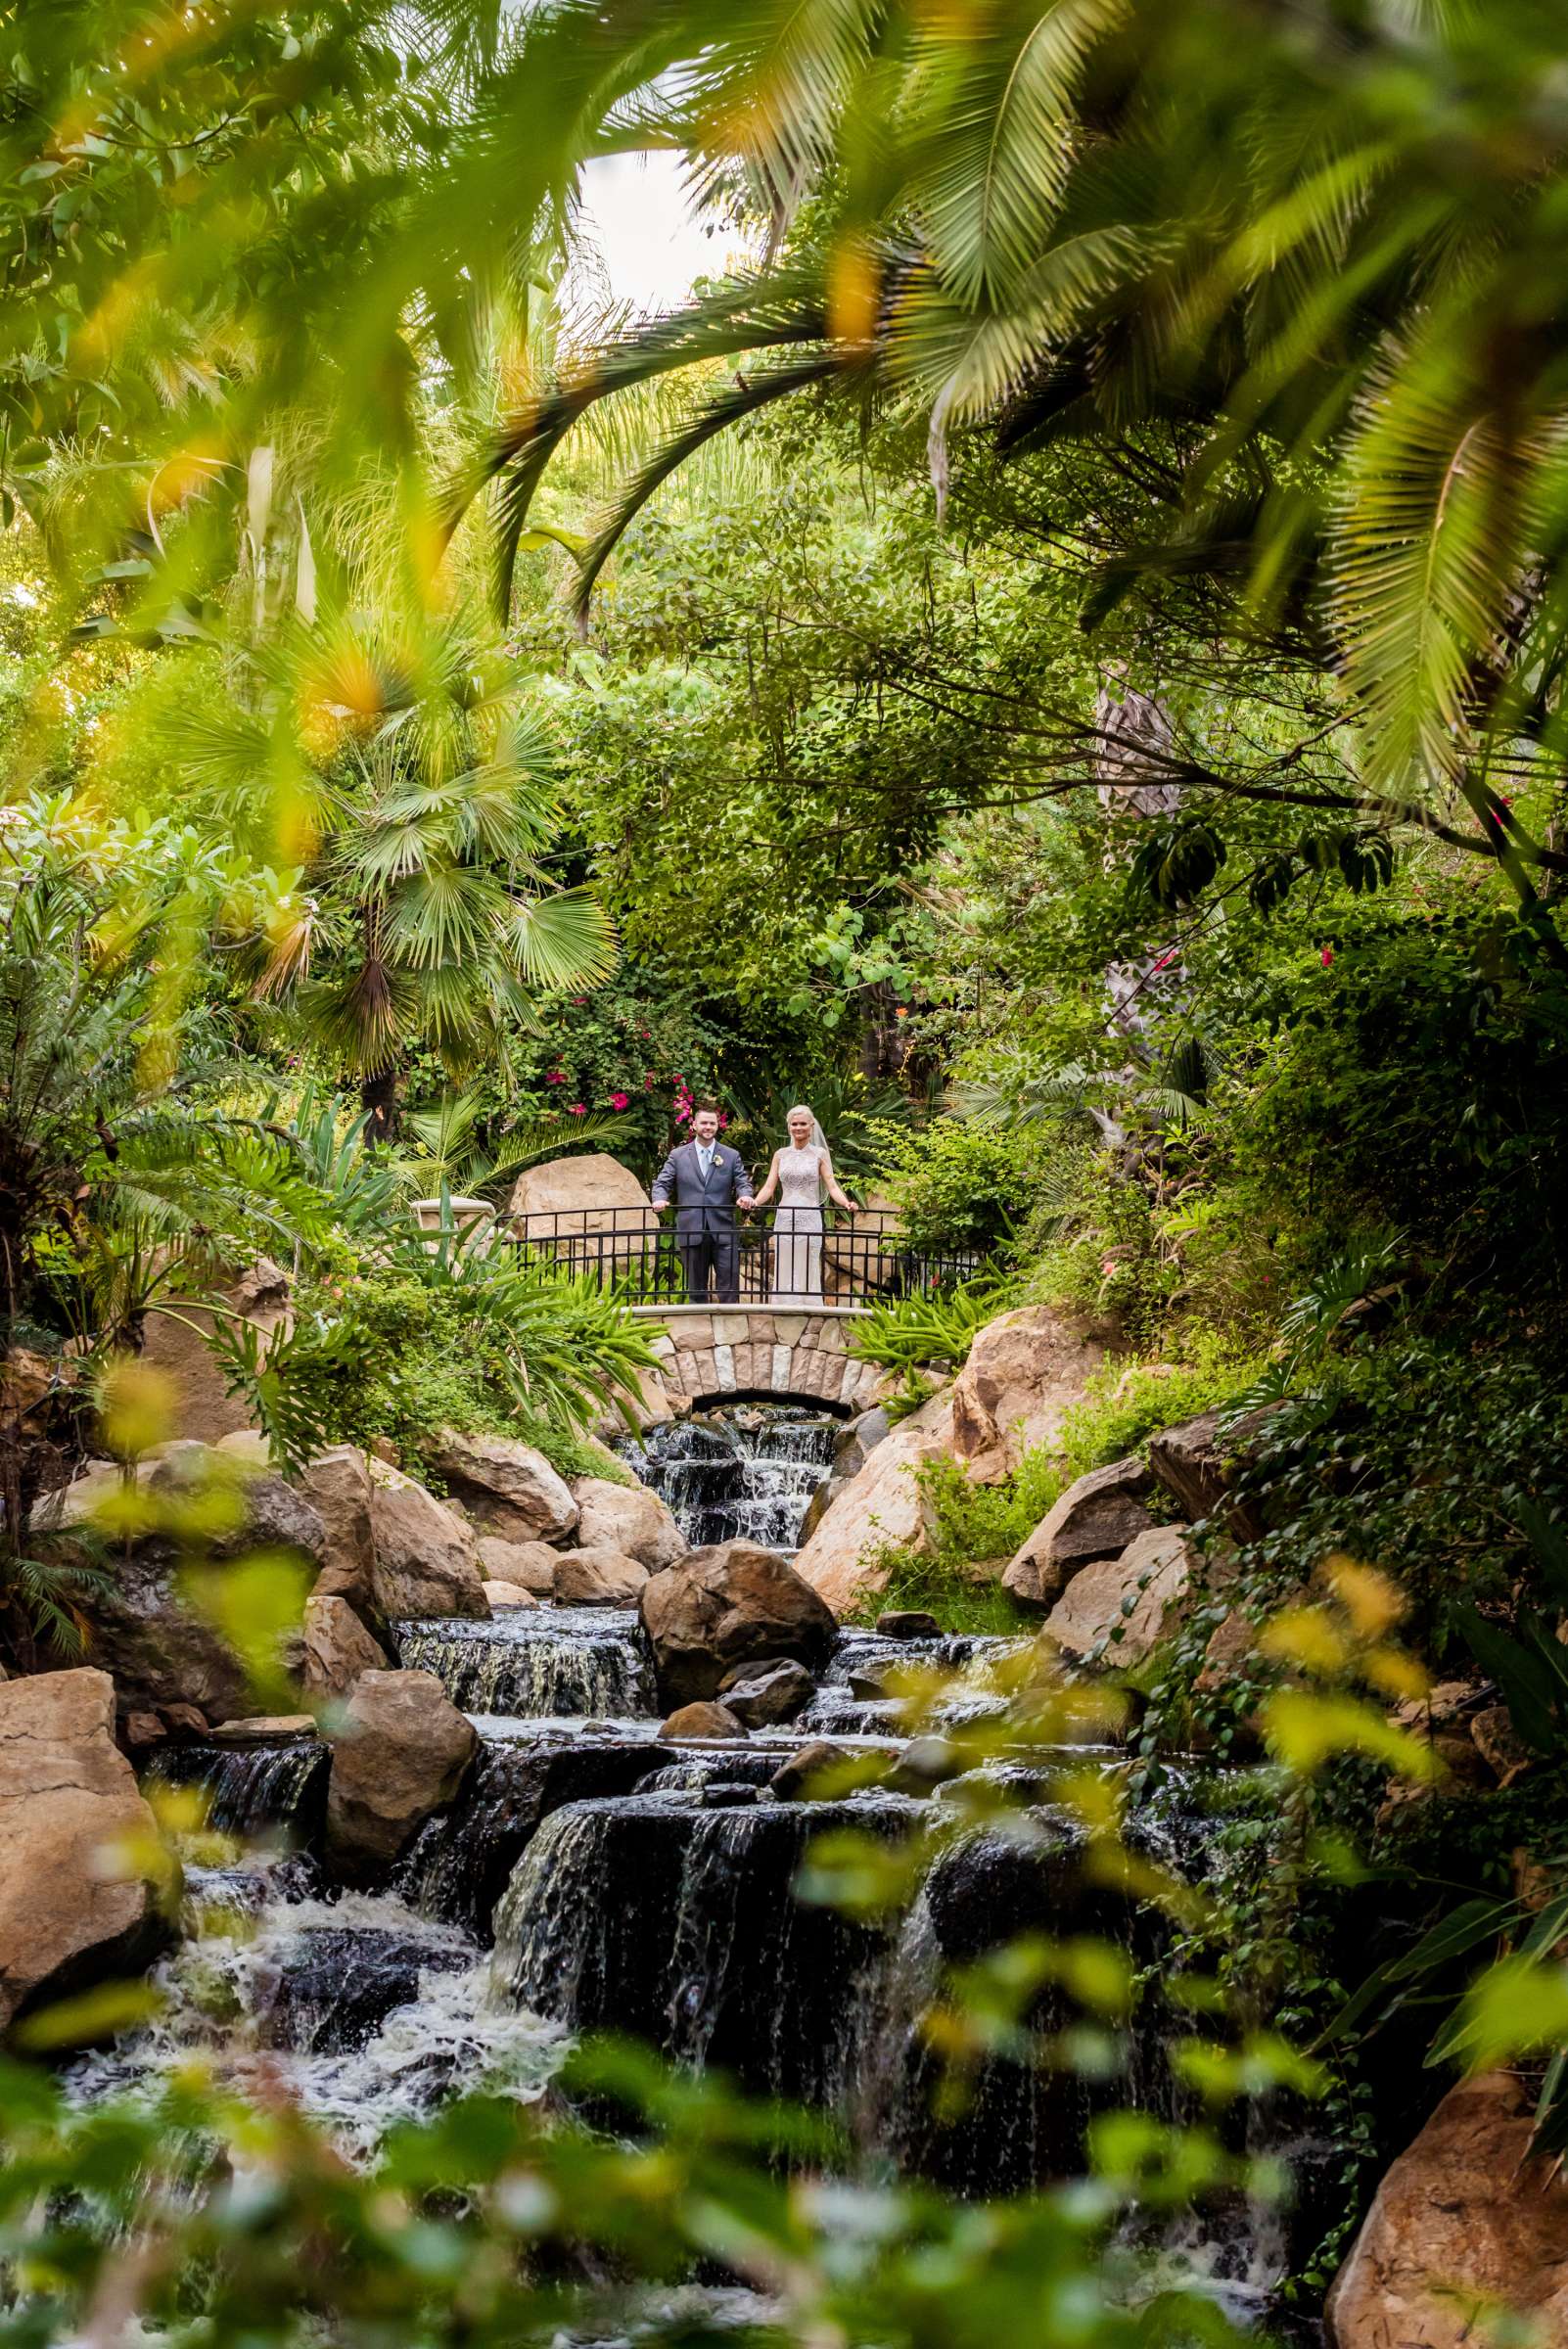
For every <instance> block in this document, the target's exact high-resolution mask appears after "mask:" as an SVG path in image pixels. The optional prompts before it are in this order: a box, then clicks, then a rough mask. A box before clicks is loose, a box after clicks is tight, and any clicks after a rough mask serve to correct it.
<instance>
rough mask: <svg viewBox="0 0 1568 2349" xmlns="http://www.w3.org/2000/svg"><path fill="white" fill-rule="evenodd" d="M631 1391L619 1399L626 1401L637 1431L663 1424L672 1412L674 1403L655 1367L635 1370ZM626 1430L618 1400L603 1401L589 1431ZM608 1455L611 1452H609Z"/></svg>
mask: <svg viewBox="0 0 1568 2349" xmlns="http://www.w3.org/2000/svg"><path fill="white" fill-rule="evenodd" d="M635 1376H636V1383H635V1387H634V1390H633V1392H632V1394H631V1395H630V1396H629V1397H627V1396H623V1398H622V1399H621V1400H622V1401H624V1402H626V1403H627V1404H628V1405H629V1408H630V1411H631V1416H632V1418H633V1419H634V1420H635V1421H636V1423H637V1433H638V1434H639V1435H643V1436H645V1435H646V1434H647V1433H648V1430H649V1429H650V1428H651V1427H663V1426H664V1425H665V1424H666V1422H667V1421H669V1420H670V1419H673V1418H674V1416H675V1406H674V1404H673V1403H672V1402H671V1401H670V1396H669V1388H668V1387H667V1386H666V1385H665V1382H664V1377H663V1375H662V1373H661V1372H660V1371H658V1370H639V1371H638V1372H637V1373H636V1374H635ZM626 1432H627V1429H626V1422H625V1417H624V1415H623V1411H622V1409H621V1404H620V1402H612V1403H607V1404H606V1405H605V1406H604V1408H603V1409H602V1410H601V1411H600V1413H599V1415H598V1417H597V1418H596V1419H595V1420H594V1422H593V1426H592V1429H591V1433H592V1435H593V1436H595V1437H599V1436H623V1435H625V1434H626ZM611 1456H612V1458H613V1457H614V1456H615V1455H614V1454H613V1453H612V1455H611Z"/></svg>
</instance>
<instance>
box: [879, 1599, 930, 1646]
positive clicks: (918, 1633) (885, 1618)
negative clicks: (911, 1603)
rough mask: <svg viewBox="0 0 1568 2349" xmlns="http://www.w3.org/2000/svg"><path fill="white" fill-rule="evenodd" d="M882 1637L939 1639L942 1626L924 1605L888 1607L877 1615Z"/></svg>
mask: <svg viewBox="0 0 1568 2349" xmlns="http://www.w3.org/2000/svg"><path fill="white" fill-rule="evenodd" d="M877 1630H878V1631H879V1632H880V1633H881V1634H882V1636H883V1638H884V1639H940V1638H941V1637H942V1626H941V1624H940V1623H939V1622H938V1621H937V1618H936V1617H935V1615H928V1614H927V1613H926V1611H925V1609H924V1607H889V1608H888V1609H887V1611H886V1613H885V1614H882V1615H879V1616H878V1617H877Z"/></svg>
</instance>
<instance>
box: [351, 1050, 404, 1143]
mask: <svg viewBox="0 0 1568 2349" xmlns="http://www.w3.org/2000/svg"><path fill="white" fill-rule="evenodd" d="M359 1106H360V1107H361V1109H362V1110H363V1111H364V1113H365V1139H366V1141H367V1142H372V1143H374V1142H390V1141H391V1140H392V1136H393V1134H394V1133H395V1132H396V1131H397V1071H396V1069H395V1067H392V1068H386V1069H378V1070H377V1071H376V1074H375V1075H374V1076H373V1077H367V1078H365V1079H364V1081H363V1082H362V1083H361V1084H360V1087H359Z"/></svg>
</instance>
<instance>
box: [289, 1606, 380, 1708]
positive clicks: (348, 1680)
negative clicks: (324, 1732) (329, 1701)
mask: <svg viewBox="0 0 1568 2349" xmlns="http://www.w3.org/2000/svg"><path fill="white" fill-rule="evenodd" d="M300 1647H301V1651H302V1652H301V1656H300V1665H299V1668H298V1669H299V1676H300V1687H301V1688H303V1689H304V1691H305V1693H306V1695H307V1696H346V1695H347V1693H348V1691H349V1689H350V1688H351V1687H352V1686H353V1684H354V1682H355V1681H357V1680H358V1679H359V1677H360V1675H361V1673H366V1672H384V1671H385V1670H386V1668H387V1663H388V1657H387V1654H386V1651H385V1649H384V1648H383V1647H382V1646H381V1645H380V1644H379V1642H378V1641H376V1640H375V1639H373V1638H372V1637H371V1635H370V1634H369V1633H368V1632H367V1631H366V1629H365V1627H364V1625H363V1624H362V1623H361V1622H360V1620H359V1617H358V1616H357V1615H356V1614H355V1613H354V1611H353V1608H352V1607H351V1606H350V1605H349V1604H348V1601H347V1600H346V1598H335V1597H333V1596H331V1595H330V1594H328V1595H327V1596H324V1597H320V1598H318V1597H316V1596H314V1595H312V1596H311V1597H309V1598H307V1599H306V1600H305V1605H304V1622H303V1624H302V1625H301V1627H300Z"/></svg>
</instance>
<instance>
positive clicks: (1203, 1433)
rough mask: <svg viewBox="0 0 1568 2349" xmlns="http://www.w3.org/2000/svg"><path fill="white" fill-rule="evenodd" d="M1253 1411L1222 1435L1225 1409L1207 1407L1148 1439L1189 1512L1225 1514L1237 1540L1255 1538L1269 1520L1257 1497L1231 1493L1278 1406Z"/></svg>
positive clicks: (1152, 1459)
mask: <svg viewBox="0 0 1568 2349" xmlns="http://www.w3.org/2000/svg"><path fill="white" fill-rule="evenodd" d="M1278 1407H1279V1406H1278V1405H1270V1406H1269V1408H1268V1410H1261V1411H1250V1412H1249V1413H1248V1415H1247V1417H1246V1418H1245V1419H1243V1420H1241V1421H1240V1422H1239V1423H1238V1424H1237V1426H1236V1427H1235V1429H1234V1430H1233V1432H1232V1433H1231V1434H1229V1435H1226V1436H1222V1434H1221V1432H1220V1422H1221V1420H1222V1417H1223V1416H1224V1414H1223V1413H1222V1412H1221V1411H1218V1410H1215V1411H1203V1412H1200V1414H1199V1415H1198V1417H1197V1418H1196V1419H1184V1420H1183V1421H1182V1422H1181V1424H1180V1426H1179V1427H1168V1428H1164V1429H1162V1431H1161V1433H1160V1434H1159V1435H1157V1436H1153V1437H1151V1438H1150V1441H1149V1466H1150V1467H1151V1468H1152V1469H1153V1471H1154V1474H1155V1476H1156V1478H1157V1479H1158V1481H1159V1482H1160V1483H1161V1484H1162V1485H1163V1486H1164V1487H1165V1489H1166V1491H1167V1492H1168V1493H1169V1494H1171V1495H1172V1496H1173V1497H1175V1498H1176V1500H1178V1501H1179V1502H1180V1504H1181V1506H1182V1508H1183V1509H1184V1510H1185V1511H1186V1514H1187V1516H1188V1517H1189V1518H1198V1517H1214V1516H1222V1517H1223V1518H1224V1521H1225V1524H1226V1525H1227V1526H1228V1527H1229V1529H1230V1531H1231V1533H1232V1534H1233V1535H1234V1536H1235V1538H1236V1540H1237V1541H1238V1542H1256V1541H1257V1540H1258V1539H1259V1537H1260V1536H1261V1535H1262V1533H1263V1532H1264V1521H1263V1518H1262V1516H1261V1515H1260V1514H1259V1511H1258V1507H1257V1504H1256V1503H1255V1502H1253V1501H1245V1502H1242V1501H1236V1500H1233V1499H1231V1498H1230V1497H1229V1495H1230V1492H1231V1487H1232V1484H1233V1482H1234V1477H1235V1470H1236V1467H1237V1466H1238V1465H1239V1464H1240V1462H1241V1461H1243V1460H1244V1459H1245V1458H1246V1455H1247V1451H1248V1448H1249V1445H1250V1444H1251V1443H1252V1442H1253V1441H1254V1440H1255V1439H1256V1437H1257V1435H1258V1434H1259V1432H1260V1431H1261V1429H1262V1428H1263V1427H1264V1425H1265V1423H1266V1422H1267V1420H1268V1417H1269V1416H1270V1413H1271V1411H1273V1410H1275V1409H1277V1408H1278Z"/></svg>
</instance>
